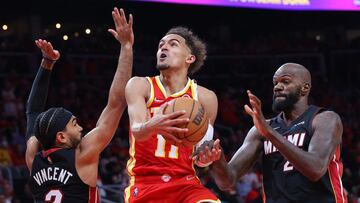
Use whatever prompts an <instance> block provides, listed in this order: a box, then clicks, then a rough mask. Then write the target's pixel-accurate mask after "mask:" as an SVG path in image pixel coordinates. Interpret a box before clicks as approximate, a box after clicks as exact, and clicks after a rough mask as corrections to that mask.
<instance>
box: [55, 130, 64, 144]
mask: <svg viewBox="0 0 360 203" xmlns="http://www.w3.org/2000/svg"><path fill="white" fill-rule="evenodd" d="M56 142H57V143H59V144H65V143H66V136H65V133H64V132H62V131H60V132H57V133H56Z"/></svg>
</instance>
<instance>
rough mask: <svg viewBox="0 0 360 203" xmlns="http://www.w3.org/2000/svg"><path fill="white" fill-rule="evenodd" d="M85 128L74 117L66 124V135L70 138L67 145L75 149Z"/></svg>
mask: <svg viewBox="0 0 360 203" xmlns="http://www.w3.org/2000/svg"><path fill="white" fill-rule="evenodd" d="M82 130H83V128H82V127H81V126H80V125H79V124H78V123H77V120H76V117H75V116H72V117H71V119H70V121H69V122H68V123H67V124H66V127H65V133H66V135H67V136H68V140H67V145H68V146H69V147H71V148H75V147H76V146H78V145H79V143H80V141H81V135H82Z"/></svg>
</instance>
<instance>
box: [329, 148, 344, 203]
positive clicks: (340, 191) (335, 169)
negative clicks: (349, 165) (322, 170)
mask: <svg viewBox="0 0 360 203" xmlns="http://www.w3.org/2000/svg"><path fill="white" fill-rule="evenodd" d="M339 157H340V147H337V149H336V152H335V154H334V157H333V159H332V160H331V161H330V164H329V167H328V171H329V178H330V182H331V185H332V188H333V192H334V198H335V202H336V203H346V202H347V197H346V193H345V189H344V187H343V185H342V182H341V176H342V173H343V164H342V163H341V162H340V160H339Z"/></svg>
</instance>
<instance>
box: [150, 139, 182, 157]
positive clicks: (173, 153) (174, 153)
mask: <svg viewBox="0 0 360 203" xmlns="http://www.w3.org/2000/svg"><path fill="white" fill-rule="evenodd" d="M165 146H166V140H165V139H164V137H163V136H162V135H159V134H158V135H157V146H156V151H155V156H156V157H162V158H165V156H166V152H165ZM178 150H179V148H178V147H177V146H175V145H171V148H170V151H169V155H168V157H169V158H171V159H178V158H179V153H178Z"/></svg>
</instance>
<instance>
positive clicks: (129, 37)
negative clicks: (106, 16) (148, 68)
mask: <svg viewBox="0 0 360 203" xmlns="http://www.w3.org/2000/svg"><path fill="white" fill-rule="evenodd" d="M112 17H113V20H114V23H115V27H116V30H113V29H109V32H110V33H111V34H112V35H113V36H114V37H115V39H116V40H117V41H118V42H119V43H120V44H121V50H120V56H119V60H118V65H117V68H116V72H115V75H114V78H113V81H112V83H111V87H110V91H109V96H108V101H107V105H106V107H105V108H104V110H103V111H102V113H101V115H100V117H99V119H98V122H97V124H96V127H95V128H94V129H93V130H91V131H90V132H89V133H88V134H87V135H86V136H85V137H84V138H83V139H82V140H81V143H80V148H79V149H80V154H79V157H78V158H79V159H78V160H79V164H80V165H86V164H90V163H97V162H98V159H99V155H100V153H101V152H102V151H103V149H104V148H105V147H106V146H107V145H108V143H109V142H110V141H111V139H112V137H113V136H114V134H115V131H116V129H117V127H118V125H119V122H120V118H121V116H122V114H123V112H124V110H125V108H126V101H125V85H126V83H127V81H128V80H129V78H130V76H131V72H132V64H133V44H134V34H133V27H132V25H133V17H132V15H131V14H130V16H129V22H127V19H126V17H125V13H124V10H123V9H120V11H119V10H118V9H117V8H114V10H113V11H112Z"/></svg>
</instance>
